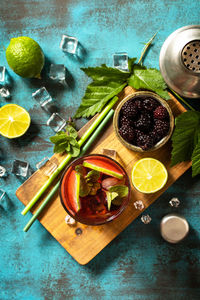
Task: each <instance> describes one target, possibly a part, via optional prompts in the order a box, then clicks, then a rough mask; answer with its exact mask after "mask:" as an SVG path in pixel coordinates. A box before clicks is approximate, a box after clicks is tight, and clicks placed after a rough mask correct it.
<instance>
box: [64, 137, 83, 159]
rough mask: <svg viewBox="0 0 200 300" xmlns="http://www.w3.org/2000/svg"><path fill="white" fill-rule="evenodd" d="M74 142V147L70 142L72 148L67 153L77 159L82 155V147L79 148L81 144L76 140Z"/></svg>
mask: <svg viewBox="0 0 200 300" xmlns="http://www.w3.org/2000/svg"><path fill="white" fill-rule="evenodd" d="M74 141H75V142H76V143H75V142H74ZM74 141H73V145H72V143H71V142H70V146H71V147H70V151H68V152H67V153H68V154H71V156H72V157H77V156H79V154H80V146H79V144H78V142H77V141H76V140H74Z"/></svg>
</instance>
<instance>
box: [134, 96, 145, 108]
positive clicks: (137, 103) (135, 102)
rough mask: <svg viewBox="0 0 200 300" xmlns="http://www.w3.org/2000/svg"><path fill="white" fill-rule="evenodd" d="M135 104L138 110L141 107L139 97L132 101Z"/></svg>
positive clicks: (141, 102)
mask: <svg viewBox="0 0 200 300" xmlns="http://www.w3.org/2000/svg"><path fill="white" fill-rule="evenodd" d="M134 104H135V106H136V107H137V108H138V110H142V109H143V101H142V100H141V99H140V98H138V99H137V98H136V100H135V101H134Z"/></svg>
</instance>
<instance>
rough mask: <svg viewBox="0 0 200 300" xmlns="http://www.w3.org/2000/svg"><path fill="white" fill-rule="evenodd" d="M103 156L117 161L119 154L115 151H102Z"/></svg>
mask: <svg viewBox="0 0 200 300" xmlns="http://www.w3.org/2000/svg"><path fill="white" fill-rule="evenodd" d="M102 154H103V155H106V156H109V157H111V158H114V159H116V157H117V152H116V151H115V150H114V149H102Z"/></svg>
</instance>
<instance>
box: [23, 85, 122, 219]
mask: <svg viewBox="0 0 200 300" xmlns="http://www.w3.org/2000/svg"><path fill="white" fill-rule="evenodd" d="M125 85H126V84H124V86H125ZM117 100H118V97H117V96H115V97H114V98H113V99H112V100H111V101H110V102H109V103H108V105H107V106H106V107H105V108H104V109H103V111H102V112H101V113H100V114H99V116H98V117H97V118H96V120H95V121H94V122H93V123H92V125H91V126H90V127H89V128H88V130H87V131H86V132H85V133H84V134H83V136H82V137H81V139H80V140H79V141H78V144H79V146H80V147H81V146H82V145H83V144H84V143H85V141H86V140H87V139H88V137H89V136H90V135H91V134H92V132H93V131H94V130H95V129H96V128H97V126H98V125H99V124H100V122H101V121H102V120H103V118H104V117H105V116H106V115H107V113H108V112H109V111H110V110H111V108H112V107H113V106H114V104H115V103H116V102H117ZM71 158H72V157H71V155H70V154H68V155H67V156H66V158H65V159H64V160H63V161H62V162H61V163H60V165H59V166H58V168H57V169H56V171H55V172H54V173H53V174H52V176H51V177H50V178H49V179H48V180H47V181H46V182H45V184H44V185H43V186H42V187H41V188H40V190H39V191H38V192H37V193H36V195H35V196H34V197H33V198H32V200H31V201H30V202H29V203H28V204H27V205H26V207H25V208H24V209H23V211H22V212H21V214H22V215H25V214H26V213H27V212H28V211H29V210H30V209H31V208H32V207H33V205H34V204H35V203H36V202H37V201H38V199H39V198H40V197H41V195H42V194H43V193H44V192H45V191H46V189H47V188H48V187H49V186H50V184H51V183H52V182H53V181H54V179H55V178H56V177H57V176H58V174H59V173H60V172H61V171H62V169H63V168H64V167H65V166H66V165H67V163H68V162H69V161H70V159H71Z"/></svg>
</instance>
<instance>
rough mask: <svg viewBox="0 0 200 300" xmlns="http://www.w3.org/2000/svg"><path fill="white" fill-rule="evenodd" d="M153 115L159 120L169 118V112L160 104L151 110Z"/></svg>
mask: <svg viewBox="0 0 200 300" xmlns="http://www.w3.org/2000/svg"><path fill="white" fill-rule="evenodd" d="M153 116H154V118H155V119H159V120H164V119H167V118H169V113H168V111H167V109H166V108H165V107H164V106H162V105H159V106H158V107H157V108H156V109H155V110H154V112H153Z"/></svg>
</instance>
